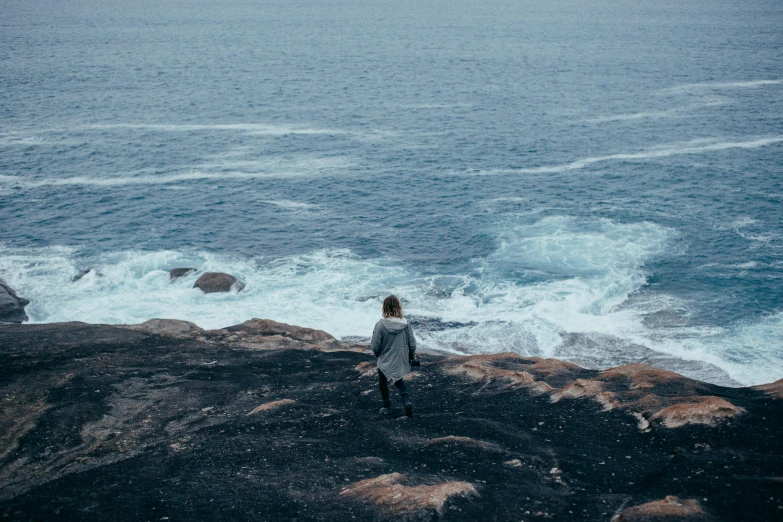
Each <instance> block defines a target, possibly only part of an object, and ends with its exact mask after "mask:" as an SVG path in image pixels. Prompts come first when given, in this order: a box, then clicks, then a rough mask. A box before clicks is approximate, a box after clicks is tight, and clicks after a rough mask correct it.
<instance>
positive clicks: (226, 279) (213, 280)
mask: <svg viewBox="0 0 783 522" xmlns="http://www.w3.org/2000/svg"><path fill="white" fill-rule="evenodd" d="M232 287H236V289H237V291H240V290H242V289H243V288H244V287H245V284H244V283H243V282H242V281H240V280H239V279H237V278H236V277H234V276H232V275H229V274H224V273H222V272H207V273H206V274H204V275H202V276H201V277H199V278H198V280H196V282H195V283H194V284H193V288H200V289H201V291H202V292H204V293H205V294H211V293H214V292H230V291H231V288H232Z"/></svg>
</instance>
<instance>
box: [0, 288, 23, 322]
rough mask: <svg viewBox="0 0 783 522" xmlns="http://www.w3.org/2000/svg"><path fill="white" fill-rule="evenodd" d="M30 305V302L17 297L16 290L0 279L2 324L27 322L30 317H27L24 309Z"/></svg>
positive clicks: (0, 319) (0, 318)
mask: <svg viewBox="0 0 783 522" xmlns="http://www.w3.org/2000/svg"><path fill="white" fill-rule="evenodd" d="M28 304H30V301H28V300H27V299H25V298H24V297H19V296H18V295H16V292H15V291H14V289H13V288H11V287H10V286H8V285H7V284H6V283H5V281H3V280H2V279H0V322H3V323H23V322H25V321H27V320H28V319H29V317H27V314H26V313H25V311H24V307H25V306H27V305H28Z"/></svg>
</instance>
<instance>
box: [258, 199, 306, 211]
mask: <svg viewBox="0 0 783 522" xmlns="http://www.w3.org/2000/svg"><path fill="white" fill-rule="evenodd" d="M259 202H260V203H266V204H267V205H274V206H276V207H280V208H284V209H291V210H301V209H311V208H315V207H317V205H313V204H310V203H302V202H300V201H290V200H288V199H260V200H259Z"/></svg>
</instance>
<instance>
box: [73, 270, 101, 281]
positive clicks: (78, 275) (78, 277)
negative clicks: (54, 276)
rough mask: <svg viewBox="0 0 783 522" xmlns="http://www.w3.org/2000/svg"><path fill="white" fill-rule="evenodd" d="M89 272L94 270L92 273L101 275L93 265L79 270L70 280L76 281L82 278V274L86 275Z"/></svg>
mask: <svg viewBox="0 0 783 522" xmlns="http://www.w3.org/2000/svg"><path fill="white" fill-rule="evenodd" d="M90 272H94V273H96V274H98V275H101V273H100V272H98V271H96V270H95V268H94V267H90V268H85V269H83V270H80V271H79V273H78V274H76V275H75V276H73V277H72V278H71V282H73V283H75V282H76V281H80V280H81V279H82V278H83V277H84V276H86V275H87V274H89V273H90Z"/></svg>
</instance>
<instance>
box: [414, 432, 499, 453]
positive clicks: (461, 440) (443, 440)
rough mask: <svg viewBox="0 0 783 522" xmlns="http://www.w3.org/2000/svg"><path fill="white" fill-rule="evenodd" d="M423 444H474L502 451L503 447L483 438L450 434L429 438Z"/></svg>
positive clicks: (474, 445)
mask: <svg viewBox="0 0 783 522" xmlns="http://www.w3.org/2000/svg"><path fill="white" fill-rule="evenodd" d="M422 444H423V446H425V447H426V446H432V445H437V444H462V445H466V446H473V447H476V448H481V449H483V450H488V451H498V452H502V451H503V449H502V448H501V447H500V446H498V445H497V444H493V443H491V442H485V441H483V440H477V439H471V438H470V437H460V436H457V435H448V436H446V437H436V438H434V439H427V440H425V441H424V442H423V443H422Z"/></svg>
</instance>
